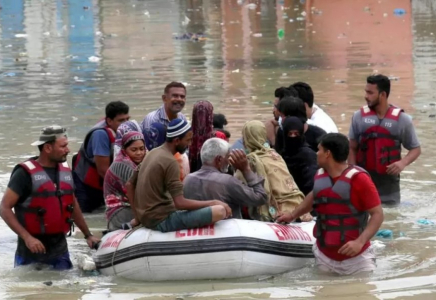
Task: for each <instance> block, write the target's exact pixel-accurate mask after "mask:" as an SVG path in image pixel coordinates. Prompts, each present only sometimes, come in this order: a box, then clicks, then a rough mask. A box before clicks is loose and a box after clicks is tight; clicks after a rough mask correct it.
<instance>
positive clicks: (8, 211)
mask: <svg viewBox="0 0 436 300" xmlns="http://www.w3.org/2000/svg"><path fill="white" fill-rule="evenodd" d="M18 199H19V196H18V194H17V193H15V192H14V191H13V190H11V189H10V188H7V189H6V192H5V194H4V196H3V200H2V203H1V211H0V215H1V217H2V218H3V220H5V222H6V224H7V225H8V226H9V227H10V228H11V229H12V230H13V231H14V232H15V233H16V234H17V235H18V236H19V237H20V238H22V239H23V240H26V239H27V238H28V237H30V236H31V235H30V233H29V232H28V231H27V230H26V229H25V228H24V227H23V226H22V225H21V224H20V223H19V222H18V219H17V217H16V216H15V214H14V212H13V211H12V208H13V207H14V206H15V205H16V204H17V203H18Z"/></svg>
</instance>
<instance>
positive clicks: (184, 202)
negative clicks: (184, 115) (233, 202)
mask: <svg viewBox="0 0 436 300" xmlns="http://www.w3.org/2000/svg"><path fill="white" fill-rule="evenodd" d="M191 141H192V130H191V125H190V124H189V123H188V122H187V121H185V120H182V119H174V120H172V121H171V122H170V123H169V125H168V128H167V138H166V142H165V143H164V144H163V145H162V146H160V147H158V148H155V149H153V150H151V151H150V152H149V153H148V154H147V156H146V157H145V159H144V161H143V162H142V164H141V167H140V169H139V172H137V173H136V176H135V174H134V175H133V176H132V178H131V179H130V184H131V186H132V187H134V193H133V194H134V195H131V197H133V198H134V206H135V207H134V209H135V212H136V214H135V215H136V218H137V219H138V221H139V222H141V224H142V225H144V226H145V227H147V228H150V229H153V230H159V231H162V232H168V231H177V230H182V229H189V228H197V227H203V226H206V225H210V224H213V223H215V222H217V221H220V220H223V219H225V218H228V217H230V216H231V209H230V207H229V206H228V205H227V204H226V203H224V202H221V201H218V200H209V201H196V200H190V199H185V198H184V197H183V183H182V182H181V181H180V168H179V164H178V162H177V160H176V159H175V158H174V154H175V153H176V152H179V153H180V154H183V153H184V152H185V151H186V149H188V147H189V145H190V144H191Z"/></svg>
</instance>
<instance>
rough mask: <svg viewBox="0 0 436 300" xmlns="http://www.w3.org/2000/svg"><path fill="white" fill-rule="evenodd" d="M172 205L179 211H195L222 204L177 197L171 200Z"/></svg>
mask: <svg viewBox="0 0 436 300" xmlns="http://www.w3.org/2000/svg"><path fill="white" fill-rule="evenodd" d="M173 200H174V205H175V206H176V208H177V209H179V210H196V209H200V208H204V207H209V206H213V205H223V204H224V203H223V202H221V201H216V200H209V201H197V200H191V199H186V198H185V197H183V195H179V196H176V197H174V198H173Z"/></svg>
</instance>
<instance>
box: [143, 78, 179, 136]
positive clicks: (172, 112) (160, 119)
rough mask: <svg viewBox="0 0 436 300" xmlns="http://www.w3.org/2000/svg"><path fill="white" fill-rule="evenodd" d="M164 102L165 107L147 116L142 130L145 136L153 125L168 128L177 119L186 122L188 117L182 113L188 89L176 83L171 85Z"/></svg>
mask: <svg viewBox="0 0 436 300" xmlns="http://www.w3.org/2000/svg"><path fill="white" fill-rule="evenodd" d="M162 101H163V105H162V106H161V107H160V108H159V109H158V110H155V111H152V112H151V113H149V114H148V115H147V116H145V118H144V120H143V121H142V123H141V130H142V133H143V134H144V136H146V131H147V130H149V129H150V127H151V124H153V123H160V124H163V125H165V126H168V124H169V123H170V122H171V121H172V120H174V119H176V118H178V119H182V120H184V121H186V117H185V116H184V115H183V114H182V113H181V111H182V110H183V108H184V107H185V104H186V87H185V86H184V85H183V83H181V82H175V81H173V82H171V83H169V84H168V85H167V86H166V87H165V90H164V94H163V95H162Z"/></svg>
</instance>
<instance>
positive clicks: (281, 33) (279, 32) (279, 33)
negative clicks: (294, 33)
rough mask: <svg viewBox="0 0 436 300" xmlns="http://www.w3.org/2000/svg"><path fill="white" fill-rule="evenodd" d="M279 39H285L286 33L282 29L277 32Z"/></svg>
mask: <svg viewBox="0 0 436 300" xmlns="http://www.w3.org/2000/svg"><path fill="white" fill-rule="evenodd" d="M277 37H278V38H279V40H282V39H283V38H284V37H285V31H284V30H283V29H282V28H280V29H279V30H278V31H277Z"/></svg>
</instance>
